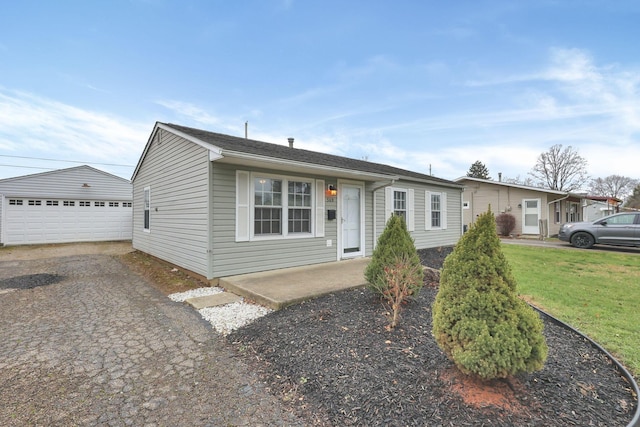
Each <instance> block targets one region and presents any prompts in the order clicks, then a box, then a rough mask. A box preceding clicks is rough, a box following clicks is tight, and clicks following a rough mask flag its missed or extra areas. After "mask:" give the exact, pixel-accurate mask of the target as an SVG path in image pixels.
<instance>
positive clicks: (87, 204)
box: [80, 200, 91, 207]
mask: <svg viewBox="0 0 640 427" xmlns="http://www.w3.org/2000/svg"><path fill="white" fill-rule="evenodd" d="M80 206H86V207H89V206H91V202H87V201H84V200H83V201H81V202H80Z"/></svg>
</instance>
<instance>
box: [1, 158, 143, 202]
mask: <svg viewBox="0 0 640 427" xmlns="http://www.w3.org/2000/svg"><path fill="white" fill-rule="evenodd" d="M84 184H87V185H88V186H83V185H84ZM0 194H3V195H4V196H5V197H6V198H7V199H8V198H34V199H35V198H38V199H59V200H63V199H68V200H112V201H131V197H132V196H131V183H130V182H129V181H128V180H126V179H124V178H119V177H117V176H114V175H111V174H108V173H106V172H102V171H99V170H97V169H94V168H91V167H89V166H78V167H75V168H69V169H62V170H56V171H52V172H44V173H39V174H33V175H25V176H20V177H16V178H6V179H3V180H0Z"/></svg>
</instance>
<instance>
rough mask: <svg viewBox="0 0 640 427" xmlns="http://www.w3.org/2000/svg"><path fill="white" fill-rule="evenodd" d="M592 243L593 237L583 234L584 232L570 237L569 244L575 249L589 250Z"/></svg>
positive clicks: (593, 241)
mask: <svg viewBox="0 0 640 427" xmlns="http://www.w3.org/2000/svg"><path fill="white" fill-rule="evenodd" d="M594 243H595V240H594V238H593V236H592V235H591V234H589V233H585V232H584V231H578V232H577V233H576V234H574V235H573V236H571V244H572V245H573V246H575V247H576V248H580V249H589V248H591V247H592V246H593V244H594Z"/></svg>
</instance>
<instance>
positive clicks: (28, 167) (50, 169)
mask: <svg viewBox="0 0 640 427" xmlns="http://www.w3.org/2000/svg"><path fill="white" fill-rule="evenodd" d="M0 166H6V167H9V168H21V169H22V168H25V169H41V170H46V171H54V170H56V169H55V168H39V167H37V166H19V165H3V164H0Z"/></svg>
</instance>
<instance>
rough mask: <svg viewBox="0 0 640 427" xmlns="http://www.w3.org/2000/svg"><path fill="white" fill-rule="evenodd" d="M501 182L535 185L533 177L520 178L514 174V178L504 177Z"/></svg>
mask: <svg viewBox="0 0 640 427" xmlns="http://www.w3.org/2000/svg"><path fill="white" fill-rule="evenodd" d="M502 182H506V183H507V184H516V185H524V186H527V187H535V184H534V182H533V179H531V178H530V177H529V178H520V175H516V177H515V178H509V177H504V178H503V179H502Z"/></svg>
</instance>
